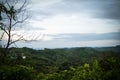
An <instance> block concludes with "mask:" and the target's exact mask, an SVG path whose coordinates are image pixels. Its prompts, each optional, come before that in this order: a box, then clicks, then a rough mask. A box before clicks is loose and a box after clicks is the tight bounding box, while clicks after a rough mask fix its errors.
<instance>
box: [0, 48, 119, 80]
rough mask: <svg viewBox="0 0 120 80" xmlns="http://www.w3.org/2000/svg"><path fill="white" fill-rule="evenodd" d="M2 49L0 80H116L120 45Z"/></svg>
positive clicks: (0, 54)
mask: <svg viewBox="0 0 120 80" xmlns="http://www.w3.org/2000/svg"><path fill="white" fill-rule="evenodd" d="M3 50H4V48H0V61H1V62H0V80H120V77H119V75H120V46H116V47H101V48H100V47H98V48H97V47H95V48H91V47H81V48H79V47H76V48H60V49H59V48H58V49H47V48H45V49H44V50H35V49H31V48H27V47H23V48H15V47H12V48H9V55H8V56H7V59H6V61H5V62H4V63H3V62H2V59H3V56H2V51H3Z"/></svg>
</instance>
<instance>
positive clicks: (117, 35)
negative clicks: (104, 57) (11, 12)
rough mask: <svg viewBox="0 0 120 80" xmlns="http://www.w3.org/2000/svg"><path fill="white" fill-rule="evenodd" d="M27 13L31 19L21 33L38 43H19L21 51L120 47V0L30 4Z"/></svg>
mask: <svg viewBox="0 0 120 80" xmlns="http://www.w3.org/2000/svg"><path fill="white" fill-rule="evenodd" d="M28 11H29V14H30V15H31V17H30V19H28V21H27V24H25V27H24V29H21V30H19V31H18V32H19V33H21V32H26V33H28V34H29V35H31V36H33V37H37V38H36V39H37V41H33V42H27V43H24V42H18V43H17V45H18V46H19V47H24V46H26V47H30V48H37V49H40V48H64V47H102V46H103V47H104V46H116V45H120V0H31V1H30V2H29V9H28ZM28 38H29V37H28Z"/></svg>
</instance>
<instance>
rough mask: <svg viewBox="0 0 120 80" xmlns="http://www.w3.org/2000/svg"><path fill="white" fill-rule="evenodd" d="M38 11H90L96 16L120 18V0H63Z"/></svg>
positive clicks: (52, 12) (54, 13)
mask: <svg viewBox="0 0 120 80" xmlns="http://www.w3.org/2000/svg"><path fill="white" fill-rule="evenodd" d="M37 12H38V13H37V14H40V15H42V16H44V15H45V16H53V15H56V14H74V13H89V14H91V15H92V16H93V17H96V18H102V19H114V20H120V0H63V1H61V2H59V3H55V4H53V5H50V6H48V7H47V8H45V9H42V10H41V8H40V9H38V11H37Z"/></svg>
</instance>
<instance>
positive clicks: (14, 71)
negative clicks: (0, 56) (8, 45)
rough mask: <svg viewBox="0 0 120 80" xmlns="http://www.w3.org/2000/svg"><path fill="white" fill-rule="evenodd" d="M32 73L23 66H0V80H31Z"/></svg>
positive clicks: (31, 70)
mask: <svg viewBox="0 0 120 80" xmlns="http://www.w3.org/2000/svg"><path fill="white" fill-rule="evenodd" d="M34 75H35V74H34V71H33V69H32V68H30V67H26V66H23V65H17V66H0V80H33V79H34Z"/></svg>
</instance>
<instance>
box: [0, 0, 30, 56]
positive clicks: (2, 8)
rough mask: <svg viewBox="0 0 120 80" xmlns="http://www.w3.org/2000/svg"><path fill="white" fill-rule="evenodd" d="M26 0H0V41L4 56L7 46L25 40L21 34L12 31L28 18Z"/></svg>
mask: <svg viewBox="0 0 120 80" xmlns="http://www.w3.org/2000/svg"><path fill="white" fill-rule="evenodd" d="M26 5H27V2H26V0H2V1H0V31H1V33H0V34H1V36H0V41H4V42H5V45H4V46H3V47H4V54H3V55H4V57H6V56H7V54H8V52H9V47H10V46H11V45H12V44H15V43H16V42H18V41H21V40H25V39H24V36H23V35H20V34H17V33H13V32H14V31H16V29H17V28H18V27H19V26H21V25H20V24H22V23H23V22H25V21H26V20H27V19H28V14H27V12H26V10H27V9H26Z"/></svg>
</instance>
